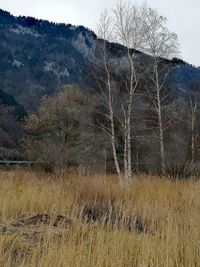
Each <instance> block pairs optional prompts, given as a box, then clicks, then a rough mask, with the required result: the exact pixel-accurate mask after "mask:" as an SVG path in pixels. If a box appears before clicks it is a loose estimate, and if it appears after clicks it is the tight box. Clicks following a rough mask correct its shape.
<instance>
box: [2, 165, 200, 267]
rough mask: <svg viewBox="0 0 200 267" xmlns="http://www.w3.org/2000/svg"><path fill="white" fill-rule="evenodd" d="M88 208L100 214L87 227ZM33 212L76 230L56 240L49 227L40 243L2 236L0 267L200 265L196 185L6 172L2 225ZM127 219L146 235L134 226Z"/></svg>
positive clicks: (161, 180) (199, 194) (66, 231)
mask: <svg viewBox="0 0 200 267" xmlns="http://www.w3.org/2000/svg"><path fill="white" fill-rule="evenodd" d="M84 207H87V209H90V210H95V211H96V212H98V211H99V212H100V214H101V215H102V216H103V217H102V218H101V219H98V220H96V221H95V222H93V223H88V222H84V221H83V220H82V219H81V217H82V214H83V213H84ZM35 213H48V214H62V215H65V216H67V217H69V218H71V219H72V220H73V226H72V227H70V228H69V229H62V230H61V231H60V232H59V234H55V235H52V234H51V229H48V228H47V229H46V230H45V232H44V233H43V240H42V241H41V242H34V241H33V240H32V239H30V240H29V239H27V238H24V236H23V235H20V234H19V233H12V234H2V235H0V266H3V267H10V266H13V267H18V266H20V267H22V266H23V267H29V266H30V267H32V266H37V267H131V266H136V267H182V266H184V267H193V266H197V267H198V266H200V182H199V181H169V180H167V179H165V178H158V177H148V176H140V177H137V178H136V179H135V180H134V182H133V183H132V184H130V185H128V186H126V187H121V186H120V185H119V184H118V181H117V178H116V177H112V176H100V175H98V176H81V175H77V174H76V175H67V174H66V175H62V176H56V175H46V174H43V173H41V172H31V171H25V170H16V171H9V172H1V173H0V223H1V224H6V223H9V222H11V221H15V220H17V218H19V217H20V216H21V215H23V214H35ZM113 218H114V219H113ZM127 218H128V220H129V219H130V220H131V219H134V218H138V220H139V221H140V223H141V224H142V225H143V226H145V230H144V229H143V230H142V231H141V232H138V231H137V230H136V229H135V230H134V229H133V228H131V229H129V228H128V227H127V224H126V221H127ZM104 219H105V220H104ZM106 220H107V221H106ZM106 222H107V224H106ZM117 222H118V223H117Z"/></svg>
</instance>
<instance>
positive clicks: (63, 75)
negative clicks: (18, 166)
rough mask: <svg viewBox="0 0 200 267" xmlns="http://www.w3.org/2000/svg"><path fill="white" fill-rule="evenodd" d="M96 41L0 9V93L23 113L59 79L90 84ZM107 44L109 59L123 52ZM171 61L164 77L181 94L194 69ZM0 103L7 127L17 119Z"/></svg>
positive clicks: (199, 76) (80, 30)
mask: <svg viewBox="0 0 200 267" xmlns="http://www.w3.org/2000/svg"><path fill="white" fill-rule="evenodd" d="M98 42H101V40H99V39H97V37H96V35H95V34H94V33H93V32H92V31H90V30H89V29H87V28H84V27H83V26H78V27H75V26H72V25H70V24H68V25H65V24H56V23H52V22H48V21H44V20H37V19H35V18H31V17H14V16H12V15H11V14H10V13H9V12H6V11H3V10H0V44H1V49H0V88H1V89H2V91H0V94H3V93H5V95H8V96H10V97H12V99H13V101H14V104H13V105H14V106H17V107H18V109H19V107H20V109H21V111H22V110H23V112H28V113H29V112H32V111H35V110H37V107H38V105H39V103H40V100H41V98H42V97H43V96H45V95H52V94H56V93H57V92H58V91H59V90H60V89H61V88H62V86H63V85H65V84H68V83H77V84H79V86H80V87H82V88H84V87H85V88H88V87H90V84H89V83H88V79H87V77H88V73H89V72H90V67H91V65H92V62H93V60H94V59H95V57H97V55H96V54H95V48H96V46H97V44H98ZM108 47H109V50H110V53H111V55H112V57H113V58H115V57H120V56H121V55H122V53H123V52H122V50H123V49H122V46H120V45H118V44H108ZM137 53H139V54H140V55H141V56H143V55H144V54H142V53H140V52H137ZM173 63H174V66H175V67H174V69H173V72H172V73H171V77H170V79H171V83H172V87H173V90H174V91H175V92H177V93H178V94H180V95H186V94H187V88H188V86H189V84H190V82H191V81H192V82H194V81H195V82H197V83H198V84H200V69H199V68H195V67H193V66H191V65H189V64H186V63H185V62H183V61H181V60H176V59H174V61H173ZM89 66H90V67H89ZM2 105H3V108H2V110H3V109H4V110H5V112H7V114H9V116H10V117H11V118H12V123H11V122H10V119H7V117H6V116H5V115H4V116H3V117H4V119H3V120H4V121H5V124H7V126H9V125H10V124H11V125H12V124H14V121H16V122H17V125H18V124H19V121H17V119H16V118H15V117H13V106H12V107H11V106H9V105H7V104H5V103H3V104H1V106H2ZM25 110H26V111H25ZM23 112H22V113H23ZM10 117H9V118H10ZM6 121H7V122H6ZM15 125H16V124H15ZM18 126H19V125H18ZM18 126H16V127H15V128H17V127H18ZM4 128H5V127H4ZM8 128H9V127H8ZM19 129H20V130H19V132H20V134H19V135H18V134H16V136H21V128H20V127H19ZM13 131H14V130H9V129H5V131H4V132H5V133H8V132H9V133H10V134H9V135H8V138H7V139H9V136H11V135H14V133H13ZM11 132H12V134H11ZM0 137H1V136H0ZM10 139H12V137H10ZM18 139H19V138H17V139H16V140H15V141H17V140H18ZM0 143H2V142H0Z"/></svg>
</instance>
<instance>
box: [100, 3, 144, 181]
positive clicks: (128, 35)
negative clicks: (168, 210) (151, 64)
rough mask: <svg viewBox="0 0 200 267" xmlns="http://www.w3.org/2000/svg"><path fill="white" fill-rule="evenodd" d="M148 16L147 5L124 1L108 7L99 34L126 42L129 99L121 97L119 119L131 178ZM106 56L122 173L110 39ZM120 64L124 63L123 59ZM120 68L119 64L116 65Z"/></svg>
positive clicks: (126, 173) (111, 116) (108, 98)
mask: <svg viewBox="0 0 200 267" xmlns="http://www.w3.org/2000/svg"><path fill="white" fill-rule="evenodd" d="M144 18H145V8H144V7H140V8H139V7H137V6H135V5H131V4H126V3H122V2H120V3H119V4H118V5H117V7H116V8H115V9H113V10H112V11H111V12H110V13H109V12H108V11H105V12H104V13H103V14H102V15H101V18H100V22H99V24H98V29H99V33H100V34H99V36H100V37H101V38H103V39H104V40H109V41H113V42H119V43H120V44H121V45H123V51H124V58H125V66H123V68H124V69H126V78H124V77H123V78H122V79H123V80H124V84H123V87H124V90H125V92H126V97H125V100H121V101H120V103H121V104H120V105H121V111H122V114H123V119H120V120H119V119H118V121H119V122H120V123H121V126H122V128H123V133H124V134H123V135H124V138H123V140H124V157H123V158H124V178H125V179H126V180H129V179H131V178H132V155H131V146H132V142H131V132H132V129H131V120H132V106H133V98H134V96H135V93H136V89H137V87H138V84H139V82H140V80H141V78H142V74H143V73H142V72H141V69H139V64H138V60H137V50H139V49H140V48H141V47H142V43H143V39H144V35H143V20H144ZM103 51H104V52H103V60H104V68H105V72H106V82H105V83H106V87H107V93H108V94H107V95H108V96H107V95H105V93H104V95H105V98H106V101H107V104H108V108H109V120H110V132H111V142H112V147H113V156H114V160H115V166H116V170H117V173H118V175H119V176H121V170H120V167H119V163H118V160H117V153H116V146H115V143H116V140H115V125H114V117H115V115H116V114H114V112H113V95H112V88H111V84H112V81H111V75H110V70H109V67H108V66H109V64H108V62H109V58H108V57H107V56H106V53H107V49H106V42H105V41H104V48H103ZM119 65H120V63H119ZM115 68H116V66H115ZM119 69H120V67H119V66H118V75H120V74H121V73H120V70H119Z"/></svg>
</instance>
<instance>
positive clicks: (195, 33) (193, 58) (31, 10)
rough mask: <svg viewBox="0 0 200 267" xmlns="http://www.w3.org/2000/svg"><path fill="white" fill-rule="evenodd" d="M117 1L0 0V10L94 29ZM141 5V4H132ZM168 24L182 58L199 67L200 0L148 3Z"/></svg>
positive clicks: (137, 0)
mask: <svg viewBox="0 0 200 267" xmlns="http://www.w3.org/2000/svg"><path fill="white" fill-rule="evenodd" d="M117 2H118V0H100V1H97V0H0V8H2V9H5V10H7V11H10V12H11V13H12V14H14V15H26V16H34V17H37V18H43V19H48V20H51V21H55V22H65V23H71V24H75V25H84V26H87V27H89V28H92V29H94V26H95V22H96V21H97V19H98V17H99V15H100V13H101V11H102V10H103V9H104V8H107V7H108V8H109V7H112V6H113V5H114V4H115V3H117ZM134 2H135V3H138V4H140V3H143V2H144V1H143V0H135V1H134ZM146 2H147V3H148V4H149V6H151V7H154V8H156V9H158V10H159V11H160V13H161V15H163V16H166V17H167V18H168V20H169V22H168V26H169V28H170V30H171V31H174V32H176V33H177V34H178V37H179V43H180V49H181V57H182V58H183V59H184V60H186V61H188V62H189V63H191V64H194V65H198V66H200V52H199V50H200V47H199V44H200V33H199V28H200V15H199V13H200V0H190V1H189V0H147V1H146Z"/></svg>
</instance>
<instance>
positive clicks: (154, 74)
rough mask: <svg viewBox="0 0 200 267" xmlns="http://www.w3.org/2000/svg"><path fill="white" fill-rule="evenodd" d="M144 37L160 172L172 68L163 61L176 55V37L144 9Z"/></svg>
mask: <svg viewBox="0 0 200 267" xmlns="http://www.w3.org/2000/svg"><path fill="white" fill-rule="evenodd" d="M144 22H145V24H144V28H145V35H144V38H145V40H144V44H143V45H144V46H143V51H144V52H146V53H147V54H149V55H150V56H151V58H150V62H151V63H150V67H149V70H148V77H149V81H150V83H149V86H148V92H149V93H150V96H151V98H152V101H153V104H154V107H155V111H156V113H157V117H158V130H159V149H160V160H161V172H162V174H164V170H165V147H164V126H163V108H164V107H165V103H166V98H167V93H166V87H165V84H166V80H167V77H168V76H169V73H170V71H171V70H172V67H171V65H170V63H169V62H166V61H164V59H171V58H173V57H174V56H176V55H177V53H178V41H177V35H176V34H175V33H172V32H170V31H169V30H168V28H167V26H166V24H167V19H166V18H165V17H162V16H160V15H159V14H158V12H157V11H156V10H153V9H151V8H147V9H146V16H145V21H144Z"/></svg>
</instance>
